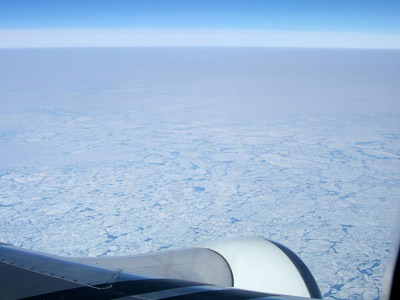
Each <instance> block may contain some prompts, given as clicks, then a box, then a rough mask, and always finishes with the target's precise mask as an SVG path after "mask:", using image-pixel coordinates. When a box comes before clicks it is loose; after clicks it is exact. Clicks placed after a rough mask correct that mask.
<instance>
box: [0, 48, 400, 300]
mask: <svg viewBox="0 0 400 300" xmlns="http://www.w3.org/2000/svg"><path fill="white" fill-rule="evenodd" d="M0 65H1V69H0V225H1V226H0V240H1V241H2V242H6V243H12V244H13V245H16V246H21V247H25V248H29V249H34V250H38V251H44V252H50V253H54V254H59V255H68V256H78V255H89V256H98V255H124V254H134V253H143V252H148V251H156V250H162V249H168V248H180V247H187V246H193V245H196V244H199V243H201V242H204V241H209V240H218V239H222V238H229V237H238V236H262V237H265V238H269V239H272V240H275V241H278V242H280V243H282V244H284V245H286V246H288V247H289V248H290V249H292V250H294V251H295V252H296V253H297V254H298V255H299V256H300V257H301V258H302V259H303V260H304V261H305V263H306V264H307V265H308V266H309V267H310V269H311V271H312V273H313V274H314V275H315V277H316V280H317V282H318V284H319V286H320V288H321V291H322V294H323V295H324V296H325V297H326V298H330V299H378V298H379V295H380V286H381V282H382V278H383V275H384V271H385V264H386V262H387V259H388V256H389V250H390V248H391V245H392V243H393V240H394V237H395V236H396V235H398V231H397V227H398V223H397V222H398V216H399V195H400V181H399V179H400V139H399V137H400V130H399V129H400V114H399V113H400V89H399V88H398V85H396V84H398V78H400V52H398V51H377V50H375V51H368V50H315V49H314V50H304V49H303V50H301V49H291V50H290V49H145V48H143V49H69V50H67V49H52V50H50V49H47V50H45V49H38V50H1V51H0Z"/></svg>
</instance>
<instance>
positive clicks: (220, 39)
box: [0, 29, 400, 49]
mask: <svg viewBox="0 0 400 300" xmlns="http://www.w3.org/2000/svg"><path fill="white" fill-rule="evenodd" d="M55 47H309V48H367V49H400V35H389V34H366V33H342V32H305V31H298V32H297V31H267V30H215V29H214V30H205V29H0V48H55Z"/></svg>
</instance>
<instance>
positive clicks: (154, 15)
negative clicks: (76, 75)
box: [0, 0, 400, 36]
mask: <svg viewBox="0 0 400 300" xmlns="http://www.w3.org/2000/svg"><path fill="white" fill-rule="evenodd" d="M399 16H400V1H384V0H383V1H378V0H376V1H370V0H365V1H343V0H335V1H326V0H264V1H261V0H242V1H238V0H230V1H227V0H220V1H217V0H213V1H211V0H201V1H195V0H194V1H190V0H186V1H183V0H142V1H135V0H108V1H106V0H96V1H93V0H92V1H82V0H81V1H78V0H52V1H51V0H18V1H12V0H10V1H7V0H2V1H1V2H0V29H3V30H4V29H8V30H10V29H20V30H21V29H43V28H46V29H49V28H53V29H77V28H91V29H100V28H106V29H107V28H123V29H152V30H154V29H163V30H165V29H174V30H176V29H179V30H182V29H184V30H190V29H195V30H203V29H206V30H214V29H217V30H221V29H223V30H250V31H251V30H266V31H289V32H296V31H299V32H342V33H362V34H373V35H396V36H399V35H400V18H399Z"/></svg>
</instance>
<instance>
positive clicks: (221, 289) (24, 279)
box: [0, 239, 321, 300]
mask: <svg viewBox="0 0 400 300" xmlns="http://www.w3.org/2000/svg"><path fill="white" fill-rule="evenodd" d="M310 298H318V299H320V298H321V294H320V292H319V289H318V286H317V284H316V282H315V280H314V278H313V277H312V275H311V273H310V271H309V270H308V269H307V267H306V266H305V265H304V263H303V262H302V261H301V260H300V259H299V258H298V257H297V256H296V255H295V254H294V253H293V252H292V251H290V250H289V249H287V248H286V247H284V246H282V245H280V244H277V243H275V242H271V241H267V240H265V239H239V240H229V241H225V242H218V243H212V244H208V245H205V246H204V247H198V248H188V249H181V250H172V251H164V252H160V253H150V254H145V255H132V256H120V257H99V258H66V257H59V256H54V255H49V254H45V253H40V252H35V251H30V250H26V249H22V248H17V247H14V246H11V245H7V244H0V299H1V300H13V299H30V300H35V299H46V300H47V299H48V300H50V299H60V300H61V299H64V300H66V299H89V300H90V299H104V300H108V299H310Z"/></svg>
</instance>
